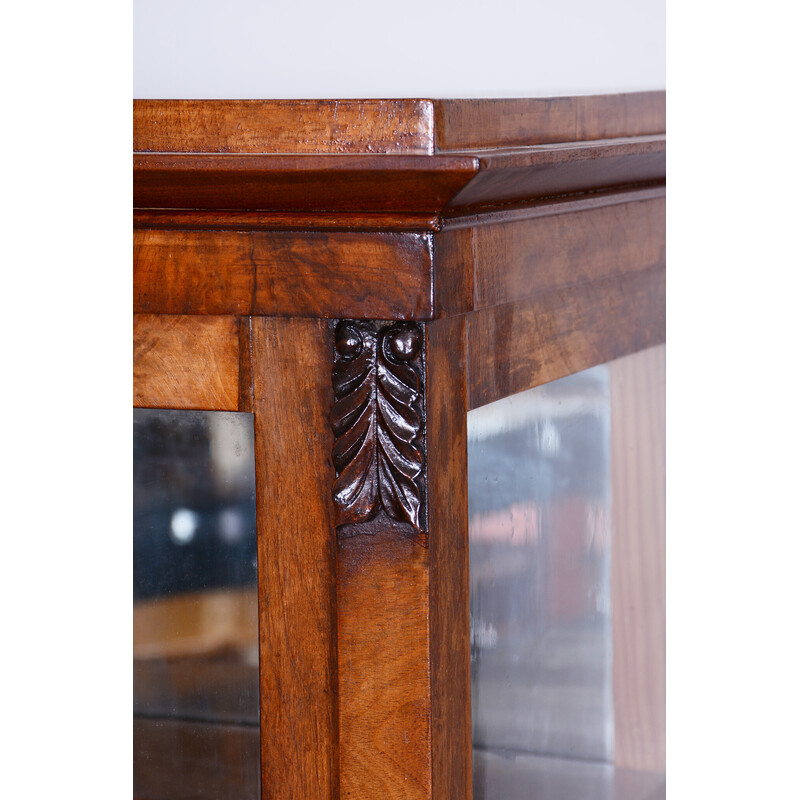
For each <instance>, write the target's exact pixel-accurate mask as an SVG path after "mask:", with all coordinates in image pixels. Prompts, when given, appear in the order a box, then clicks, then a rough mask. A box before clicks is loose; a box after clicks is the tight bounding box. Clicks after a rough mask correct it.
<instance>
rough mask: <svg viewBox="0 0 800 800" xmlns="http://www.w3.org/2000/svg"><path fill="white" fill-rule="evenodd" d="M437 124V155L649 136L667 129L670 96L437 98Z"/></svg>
mask: <svg viewBox="0 0 800 800" xmlns="http://www.w3.org/2000/svg"><path fill="white" fill-rule="evenodd" d="M434 125H435V128H434V130H435V136H436V149H437V151H447V150H467V149H470V148H475V147H526V146H529V145H537V144H551V143H554V142H579V141H593V140H596V139H615V138H618V137H621V136H648V135H650V134H657V133H664V132H665V131H666V95H665V93H664V92H632V93H629V94H617V95H594V96H593V95H587V96H584V97H537V98H530V99H528V98H519V99H499V100H436V101H434Z"/></svg>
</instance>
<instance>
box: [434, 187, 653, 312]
mask: <svg viewBox="0 0 800 800" xmlns="http://www.w3.org/2000/svg"><path fill="white" fill-rule="evenodd" d="M626 197H627V200H628V202H625V203H615V204H608V205H606V204H600V205H596V206H594V207H589V208H587V209H586V210H580V209H579V210H577V211H571V212H567V213H563V214H557V215H553V216H540V217H533V218H527V219H522V220H518V221H513V220H512V221H510V222H507V223H505V224H496V225H477V226H475V227H471V228H463V227H458V228H457V229H455V230H447V229H446V228H445V230H444V231H443V232H442V233H441V234H439V235H438V236H437V238H436V258H435V272H436V296H435V301H434V302H435V307H436V316H437V317H438V316H445V315H449V314H459V313H463V312H465V311H472V310H475V309H481V308H491V307H492V306H496V305H500V304H503V303H508V302H515V301H522V300H525V299H527V298H532V297H535V296H537V295H540V294H541V293H542V292H547V291H552V290H553V289H557V288H559V287H566V286H574V285H576V284H579V283H582V282H585V281H590V280H597V279H598V278H609V277H612V276H614V275H620V274H627V273H632V272H637V271H641V270H643V269H653V268H656V267H663V266H664V263H665V247H664V239H665V225H666V223H665V200H664V198H663V197H652V196H648V199H646V200H641V201H637V197H636V195H630V194H629V195H627V196H626Z"/></svg>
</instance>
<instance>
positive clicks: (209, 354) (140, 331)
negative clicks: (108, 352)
mask: <svg viewBox="0 0 800 800" xmlns="http://www.w3.org/2000/svg"><path fill="white" fill-rule="evenodd" d="M198 365H203V368H202V369H198ZM238 383H239V323H238V320H237V319H236V318H235V317H187V316H165V315H157V314H134V317H133V405H134V408H197V409H208V410H211V411H237V410H238V408H239V398H238Z"/></svg>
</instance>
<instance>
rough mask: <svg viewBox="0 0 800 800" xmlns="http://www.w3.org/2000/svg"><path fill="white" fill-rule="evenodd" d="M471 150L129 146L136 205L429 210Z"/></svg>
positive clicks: (462, 173) (468, 163)
mask: <svg viewBox="0 0 800 800" xmlns="http://www.w3.org/2000/svg"><path fill="white" fill-rule="evenodd" d="M479 169H480V161H479V160H478V159H477V158H474V157H472V156H446V155H444V156H443V155H439V156H393V155H389V156H377V155H374V156H363V155H359V156H336V155H334V156H274V155H261V154H247V155H241V154H233V153H231V154H224V155H219V154H202V155H201V154H196V153H175V154H171V153H166V154H165V153H158V154H151V153H136V154H134V158H133V205H134V208H144V209H164V208H170V209H183V208H185V209H207V210H215V209H223V210H234V211H235V210H250V211H257V210H261V211H319V212H326V211H327V212H330V211H334V212H337V213H345V212H351V211H352V212H365V211H366V212H372V213H374V212H401V211H407V212H416V213H424V212H434V211H439V210H440V209H442V208H443V207H444V206H445V205H446V204H447V203H448V202H449V201H450V200H451V198H453V197H454V196H457V195H458V193H459V191H460V190H461V189H462V188H463V187H464V186H465V185H466V184H467V183H468V182H469V181H470V179H471V178H473V177H474V176H475V175H476V174H477V172H478V170H479Z"/></svg>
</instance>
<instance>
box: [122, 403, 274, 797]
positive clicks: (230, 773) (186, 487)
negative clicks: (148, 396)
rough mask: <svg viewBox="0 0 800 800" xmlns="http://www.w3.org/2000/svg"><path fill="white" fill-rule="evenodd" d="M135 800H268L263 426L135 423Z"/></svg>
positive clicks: (140, 413)
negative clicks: (261, 621)
mask: <svg viewBox="0 0 800 800" xmlns="http://www.w3.org/2000/svg"><path fill="white" fill-rule="evenodd" d="M133 434H134V435H133V441H134V535H133V584H134V589H133V592H134V604H133V655H134V669H133V672H134V686H133V712H134V793H135V795H136V797H137V798H141V800H151V799H152V800H155V798H170V799H171V798H183V797H193V798H205V797H208V798H212V797H213V798H218V799H219V798H227V797H237V798H245V797H252V798H256V797H258V795H259V770H260V766H259V764H260V762H259V746H258V744H259V733H258V725H259V713H258V610H257V592H256V577H257V572H256V525H255V470H254V463H253V422H252V416H250V415H248V414H234V413H222V412H200V411H162V410H149V409H148V410H143V409H137V410H135V411H134V422H133Z"/></svg>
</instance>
